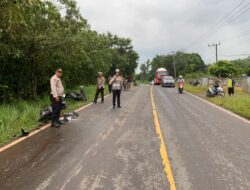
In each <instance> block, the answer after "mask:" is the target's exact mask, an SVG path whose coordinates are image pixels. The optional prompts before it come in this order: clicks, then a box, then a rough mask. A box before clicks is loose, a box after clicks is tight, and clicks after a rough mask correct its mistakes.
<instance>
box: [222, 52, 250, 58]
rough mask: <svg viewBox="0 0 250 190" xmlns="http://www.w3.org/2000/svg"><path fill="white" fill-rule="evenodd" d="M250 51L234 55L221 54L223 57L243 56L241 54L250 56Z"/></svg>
mask: <svg viewBox="0 0 250 190" xmlns="http://www.w3.org/2000/svg"><path fill="white" fill-rule="evenodd" d="M249 55H250V53H243V54H234V55H224V54H222V55H221V56H223V57H241V56H249Z"/></svg>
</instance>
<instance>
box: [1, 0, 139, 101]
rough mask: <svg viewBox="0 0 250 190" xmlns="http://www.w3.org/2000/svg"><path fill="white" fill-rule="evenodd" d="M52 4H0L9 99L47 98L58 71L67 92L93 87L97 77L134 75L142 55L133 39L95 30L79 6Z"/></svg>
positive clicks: (65, 1) (7, 0)
mask: <svg viewBox="0 0 250 190" xmlns="http://www.w3.org/2000/svg"><path fill="white" fill-rule="evenodd" d="M53 2H54V1H52V0H36V1H31V0H30V1H26V0H15V1H12V0H4V1H1V2H0V7H1V11H0V20H1V22H0V63H1V64H0V85H4V86H8V92H7V93H8V97H11V99H16V98H22V99H35V98H36V97H37V95H43V94H47V92H48V91H49V78H50V77H51V75H52V74H53V73H54V70H55V68H56V67H62V68H63V70H64V79H63V80H64V82H65V85H66V87H67V88H69V87H71V86H76V85H80V84H92V83H93V82H95V81H96V75H97V72H98V71H103V72H104V73H106V74H107V75H111V74H114V70H115V69H116V68H117V67H118V68H120V70H121V72H122V73H123V74H126V75H132V74H133V73H134V70H135V68H136V67H137V60H138V54H137V53H136V52H135V51H134V50H133V46H132V45H131V43H132V42H131V40H130V39H127V38H121V37H118V36H116V35H112V34H110V33H107V34H99V33H97V32H96V31H93V30H91V29H90V26H89V24H88V22H87V20H86V19H84V18H83V17H82V16H81V14H80V12H79V9H78V8H77V4H76V1H75V0H60V1H59V2H58V4H57V5H55V4H54V3H53ZM0 90H1V89H0ZM0 101H1V100H0ZM9 101H11V100H9Z"/></svg>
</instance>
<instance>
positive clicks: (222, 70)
mask: <svg viewBox="0 0 250 190" xmlns="http://www.w3.org/2000/svg"><path fill="white" fill-rule="evenodd" d="M174 65H175V71H174ZM160 67H163V68H166V69H167V70H168V73H169V75H171V76H175V72H176V76H177V77H178V76H179V75H183V76H185V77H186V78H199V77H202V76H209V75H212V76H217V77H228V76H230V75H232V76H234V77H239V76H242V75H244V76H250V57H248V58H246V59H237V60H231V61H228V60H220V61H218V62H217V63H214V64H210V65H206V64H205V63H204V61H203V60H202V57H201V56H200V55H199V54H198V53H184V52H180V51H179V52H176V53H174V54H167V55H156V56H155V57H154V58H153V59H152V61H150V60H147V62H146V63H143V64H141V66H140V69H141V73H140V74H139V76H138V78H140V79H142V80H153V78H154V75H155V72H156V70H157V69H158V68H160Z"/></svg>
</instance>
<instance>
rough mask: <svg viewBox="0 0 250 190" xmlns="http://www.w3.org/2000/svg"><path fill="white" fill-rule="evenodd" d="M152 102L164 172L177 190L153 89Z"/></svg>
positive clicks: (172, 187) (170, 183)
mask: <svg viewBox="0 0 250 190" xmlns="http://www.w3.org/2000/svg"><path fill="white" fill-rule="evenodd" d="M151 102H152V109H153V116H154V124H155V129H156V133H157V135H158V136H159V138H160V154H161V158H162V161H163V165H164V171H165V173H166V177H167V180H168V182H169V185H170V190H176V186H175V180H174V177H173V173H172V170H171V166H170V161H169V159H168V153H167V148H166V146H165V143H164V139H163V135H162V132H161V127H160V122H159V119H158V114H157V111H156V106H155V101H154V96H153V87H151Z"/></svg>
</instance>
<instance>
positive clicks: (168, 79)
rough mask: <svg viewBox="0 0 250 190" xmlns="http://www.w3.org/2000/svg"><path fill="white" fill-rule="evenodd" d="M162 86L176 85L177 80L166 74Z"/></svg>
mask: <svg viewBox="0 0 250 190" xmlns="http://www.w3.org/2000/svg"><path fill="white" fill-rule="evenodd" d="M161 86H162V87H173V88H174V87H175V80H174V77H172V76H164V77H163V79H162V81H161Z"/></svg>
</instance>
